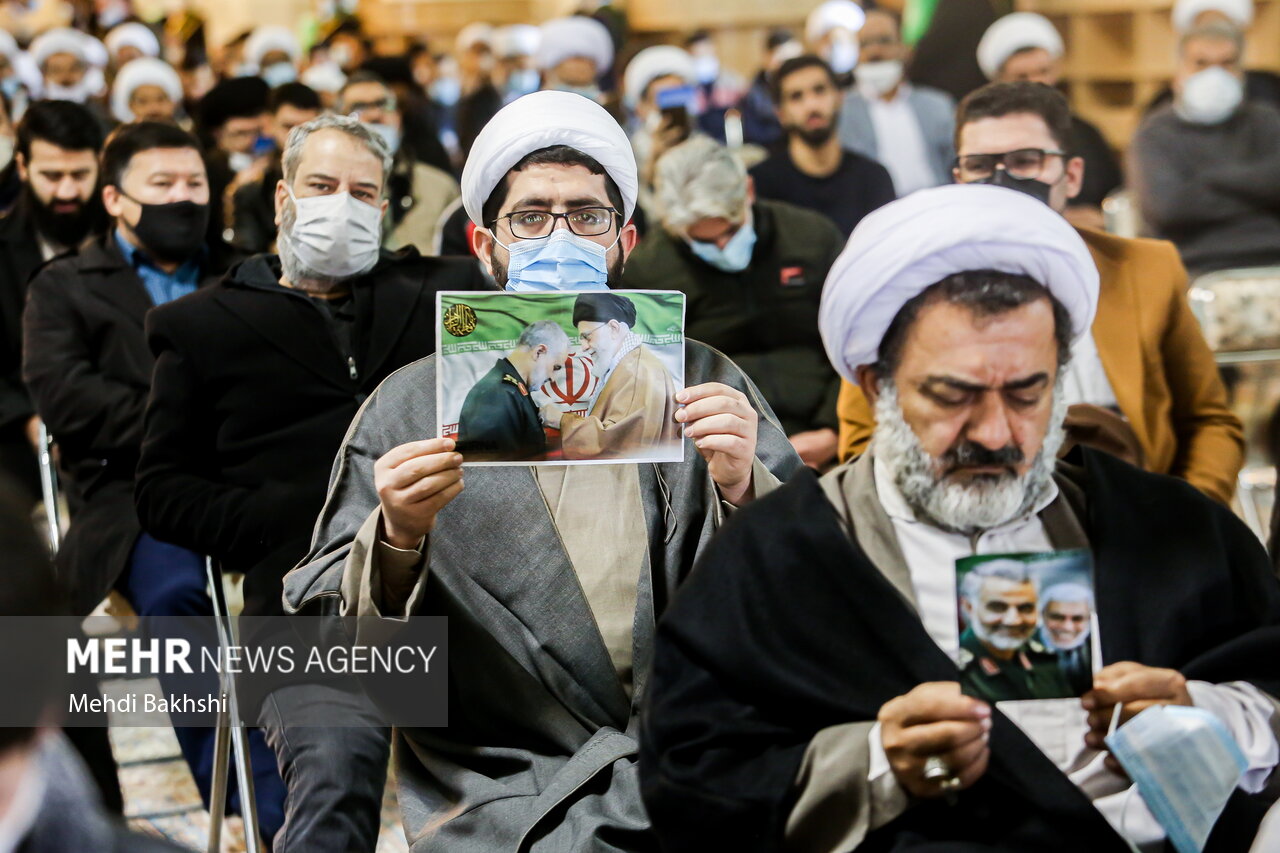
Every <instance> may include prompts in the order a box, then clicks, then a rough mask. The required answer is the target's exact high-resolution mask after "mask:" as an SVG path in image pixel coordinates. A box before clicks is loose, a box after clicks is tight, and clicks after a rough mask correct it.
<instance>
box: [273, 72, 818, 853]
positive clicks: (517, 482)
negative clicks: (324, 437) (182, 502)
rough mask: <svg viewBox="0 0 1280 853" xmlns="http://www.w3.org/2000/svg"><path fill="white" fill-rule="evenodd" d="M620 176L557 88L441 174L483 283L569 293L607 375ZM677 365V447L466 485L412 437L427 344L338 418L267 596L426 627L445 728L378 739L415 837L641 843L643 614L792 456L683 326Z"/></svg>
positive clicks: (509, 116) (673, 411)
mask: <svg viewBox="0 0 1280 853" xmlns="http://www.w3.org/2000/svg"><path fill="white" fill-rule="evenodd" d="M636 185H637V181H636V166H635V159H634V158H633V157H632V154H631V147H630V144H629V143H628V142H627V138H626V135H625V134H624V133H623V132H622V129H621V128H620V127H618V125H617V123H616V122H614V121H613V120H612V119H611V118H610V117H609V115H608V114H607V113H606V112H605V110H604V109H603V108H602V107H600V106H599V105H598V104H595V103H593V102H592V101H589V100H588V99H586V98H583V97H581V96H580V95H574V94H568V93H563V92H540V93H536V94H533V95H526V96H525V97H523V98H520V99H518V100H516V101H514V102H512V103H511V104H509V105H508V106H506V107H504V108H503V109H502V110H501V111H499V112H498V114H497V115H496V116H495V117H494V119H493V120H492V121H491V122H489V124H488V125H486V126H485V128H484V130H483V131H482V132H481V133H480V135H479V136H478V137H477V138H476V141H475V144H474V145H473V147H472V149H471V155H470V158H469V159H468V161H467V166H466V169H465V170H464V172H463V179H462V191H463V200H464V203H465V205H466V209H467V212H468V213H469V214H470V215H471V217H472V219H473V221H474V222H475V224H476V237H475V248H476V254H477V255H478V256H479V258H480V259H481V261H482V262H483V263H484V264H485V266H486V267H487V268H488V270H489V272H490V273H491V274H492V275H493V278H494V280H495V281H496V282H497V284H498V285H499V286H501V287H504V288H506V289H507V290H510V291H529V290H543V291H546V290H572V291H579V292H581V291H587V292H586V293H581V295H580V296H579V297H578V298H579V300H580V301H582V303H583V307H582V309H581V312H580V311H579V309H577V308H575V311H574V320H575V322H577V323H578V324H579V325H578V330H579V333H587V334H588V335H589V336H590V337H591V338H592V341H595V340H596V338H597V337H599V338H600V339H601V340H602V341H603V340H604V339H605V338H609V339H610V340H611V341H612V342H613V343H611V344H610V347H611V348H610V352H611V353H612V355H613V356H614V357H615V358H616V363H615V358H610V359H608V364H607V365H606V369H612V372H613V373H614V375H615V376H617V377H618V378H619V381H623V382H634V381H635V378H636V377H637V376H639V375H640V373H641V371H640V369H639V367H638V366H637V365H638V363H639V360H640V359H641V357H643V355H644V353H643V352H641V351H640V350H638V349H636V348H634V347H633V348H632V349H631V350H630V351H625V350H626V348H627V346H629V344H628V341H629V340H630V339H629V338H628V335H629V329H630V327H631V326H632V325H634V322H635V317H634V309H633V308H632V310H631V312H630V313H628V312H627V310H626V308H627V307H628V306H629V305H630V303H629V301H628V300H626V299H622V298H620V297H619V298H616V299H612V298H603V297H607V296H608V287H609V286H611V285H614V284H616V283H617V281H618V276H619V274H620V273H621V269H622V265H623V263H624V262H625V260H626V256H627V254H628V253H629V252H630V251H631V248H632V247H633V246H634V245H635V228H634V226H632V225H631V224H630V219H631V214H632V212H633V211H634V209H635V202H636ZM592 294H596V295H597V296H596V297H593V296H592ZM628 320H629V321H630V322H627V321H628ZM605 327H608V329H607V330H606V328H605ZM597 329H598V330H599V331H595V330H597ZM610 336H612V337H610ZM630 343H631V344H634V341H630ZM601 346H603V345H601ZM628 358H630V361H628ZM602 360H603V359H602ZM633 363H634V364H633ZM628 376H631V377H632V378H631V379H628V378H627V377H628ZM685 378H686V380H688V381H689V382H690V383H691V385H690V386H689V387H686V388H682V389H676V388H674V387H671V388H669V389H667V390H665V391H663V392H661V393H660V397H661V399H658V400H657V401H656V402H655V404H654V407H655V408H657V409H660V411H656V412H654V415H655V416H656V417H658V418H660V419H664V420H670V421H671V422H672V425H671V426H663V427H661V428H660V431H664V430H665V431H669V432H671V433H673V434H674V433H675V432H676V430H675V425H674V424H675V422H676V421H678V422H679V423H683V424H684V425H685V439H686V441H685V443H684V459H683V461H681V462H675V463H662V464H646V465H639V464H634V463H633V464H594V465H585V466H582V465H579V466H565V465H548V466H539V467H536V468H523V467H502V468H472V469H468V470H467V472H466V479H465V489H464V488H463V476H462V468H461V465H462V464H463V463H464V462H465V461H466V455H465V453H461V454H460V453H458V452H457V448H456V447H455V445H454V443H453V441H451V440H448V439H439V438H433V436H435V435H437V431H438V425H437V424H436V420H435V413H436V399H435V389H436V361H435V358H434V357H431V358H427V359H424V360H422V361H418V362H415V363H413V364H410V365H409V366H407V367H405V368H403V369H401V370H400V371H398V372H397V373H395V374H393V375H392V376H391V377H389V378H388V379H387V380H386V381H385V382H383V383H382V385H381V386H380V387H379V388H378V390H377V391H376V392H375V393H374V394H373V395H372V396H370V397H369V399H368V401H367V402H366V403H365V405H364V408H363V409H361V411H360V413H359V415H357V416H356V419H355V421H354V422H353V423H352V425H351V429H350V431H349V432H348V434H347V438H346V441H345V442H344V444H343V446H342V448H341V450H340V451H339V453H338V459H337V462H336V463H335V468H334V474H333V479H332V480H331V484H330V490H329V496H328V500H327V502H326V505H325V508H324V510H323V512H322V513H321V515H320V519H319V521H318V523H317V527H316V532H315V537H314V540H313V543H312V551H311V554H310V555H308V556H307V558H306V559H305V560H304V561H303V564H302V565H300V566H299V567H297V568H296V569H294V570H293V572H292V573H291V574H290V575H289V576H288V577H287V578H286V579H285V603H286V607H287V608H288V609H290V610H291V611H294V612H312V611H320V612H325V613H331V614H335V615H337V616H338V617H340V619H339V621H340V622H341V626H342V630H343V631H344V638H343V639H344V641H347V642H350V643H352V644H354V645H365V644H367V643H371V642H374V641H382V640H384V639H386V638H388V637H394V636H395V634H396V632H398V631H401V630H402V629H403V628H404V627H405V621H406V619H407V618H409V617H412V616H414V615H416V614H432V615H443V616H447V617H448V618H449V620H450V622H449V625H450V631H451V635H450V636H451V647H450V661H449V666H450V674H451V679H450V682H449V683H450V694H449V700H450V701H449V705H450V707H449V719H450V725H449V726H446V727H442V728H413V729H398V730H397V733H396V737H397V739H398V740H397V748H396V750H395V755H396V761H397V771H396V774H397V779H398V782H399V796H400V807H401V812H402V815H403V819H404V823H405V830H406V833H407V835H408V837H409V838H410V839H411V841H412V849H413V850H414V851H420V853H426V851H431V853H441V852H442V851H443V853H452V851H468V853H470V851H474V853H492V851H499V850H502V851H506V850H524V851H533V853H544V851H545V853H561V851H570V850H574V851H577V850H593V851H649V850H653V849H654V848H655V844H656V842H655V839H654V837H653V833H652V831H651V830H650V828H649V820H648V817H647V816H646V814H645V811H644V805H643V803H642V802H641V799H640V787H639V776H638V773H637V770H636V757H637V754H638V751H639V746H638V744H637V741H636V731H637V729H638V728H639V713H638V709H639V707H640V703H641V702H642V701H643V699H644V696H645V695H646V693H647V676H648V671H649V660H650V658H651V656H652V649H653V634H654V625H655V623H656V620H657V618H658V616H660V615H661V613H662V611H663V610H664V609H665V607H666V604H667V602H669V601H670V600H671V599H672V597H673V595H674V593H675V591H676V588H677V586H678V585H679V584H680V583H681V582H682V581H683V580H684V579H685V578H686V577H688V575H689V572H690V570H691V569H692V566H693V560H694V559H695V557H696V556H697V554H699V553H700V552H701V550H702V549H703V547H704V546H705V545H706V543H707V542H708V541H709V540H710V538H711V535H712V534H713V532H714V531H715V530H716V529H717V528H718V526H719V525H720V523H721V522H722V520H723V519H724V517H725V515H726V513H728V512H730V511H737V510H735V509H734V507H738V506H744V505H747V504H749V503H750V502H751V501H752V500H753V499H754V498H757V497H759V496H762V495H763V494H765V493H766V492H767V491H769V490H770V489H771V488H773V487H775V486H777V484H778V482H779V480H780V479H786V478H787V477H788V476H789V475H790V474H792V473H793V472H795V471H796V470H798V469H799V467H800V460H799V458H798V457H797V456H796V454H795V452H794V451H793V450H792V449H791V445H790V443H789V442H788V441H787V438H786V436H785V435H784V434H783V433H782V430H781V428H780V427H779V426H778V424H777V421H776V420H775V418H774V417H773V414H772V413H771V412H770V411H769V408H768V406H767V404H765V403H764V401H763V399H762V398H761V397H760V394H759V392H758V391H757V390H756V388H755V387H754V386H753V385H752V384H751V381H750V380H749V379H747V377H746V376H745V375H744V374H743V373H742V371H741V370H739V369H738V368H737V367H736V366H735V365H734V364H733V363H732V362H731V361H729V360H728V359H727V358H725V357H724V356H722V355H720V354H719V353H717V352H715V351H713V350H711V349H709V348H708V347H706V346H703V345H702V344H699V343H697V342H695V341H687V342H686V346H685ZM612 381H613V379H611V378H609V377H606V378H605V385H606V386H608V385H609V383H610V382H612ZM672 395H674V397H675V399H671V396H672ZM677 404H683V405H682V406H677ZM615 408H617V406H616V405H615V404H610V405H609V406H608V409H609V412H612V411H613V410H614V409H615ZM677 409H678V411H677ZM601 413H603V414H604V421H608V422H609V423H610V424H613V425H614V426H617V425H618V424H620V423H622V421H621V420H617V421H615V420H613V419H612V417H613V416H612V415H611V414H609V413H608V412H604V410H603V409H602V410H601V412H596V410H594V409H593V416H594V415H595V414H601ZM591 419H592V418H591V417H588V418H586V419H580V421H582V420H585V421H590V420H591ZM597 420H599V419H598V418H597ZM568 426H569V425H566V428H567V427H568ZM578 426H582V423H581V422H580V423H579V424H578ZM597 426H603V421H601V423H600V424H598V425H597ZM586 428H590V425H588V427H586ZM597 432H598V433H601V430H599V429H597ZM608 432H610V430H603V432H602V433H601V434H604V433H608ZM606 437H607V436H606ZM371 697H372V698H373V700H374V701H375V702H376V703H377V704H378V705H379V706H381V707H383V708H387V709H391V710H393V711H394V710H396V709H403V708H404V707H405V706H406V705H408V706H413V705H414V703H420V702H421V696H420V695H414V693H413V691H411V690H404V689H400V690H397V691H396V692H395V694H394V695H390V694H386V693H378V692H373V693H371Z"/></svg>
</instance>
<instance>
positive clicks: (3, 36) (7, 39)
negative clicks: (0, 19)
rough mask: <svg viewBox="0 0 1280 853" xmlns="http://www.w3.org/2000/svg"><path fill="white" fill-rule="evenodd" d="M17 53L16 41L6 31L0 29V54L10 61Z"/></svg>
mask: <svg viewBox="0 0 1280 853" xmlns="http://www.w3.org/2000/svg"><path fill="white" fill-rule="evenodd" d="M18 53H19V51H18V42H17V41H16V40H14V38H13V36H11V35H10V34H9V33H8V32H7V31H5V30H0V56H4V57H5V58H7V59H8V60H9V62H10V63H12V62H13V60H14V58H15V57H16V56H17V55H18Z"/></svg>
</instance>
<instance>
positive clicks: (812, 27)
mask: <svg viewBox="0 0 1280 853" xmlns="http://www.w3.org/2000/svg"><path fill="white" fill-rule="evenodd" d="M866 20H867V15H866V13H865V12H863V11H862V7H861V6H859V5H858V4H857V3H854V2H853V0H827V2H826V3H823V4H822V5H821V6H819V7H818V8H816V9H814V10H813V11H812V12H810V13H809V17H808V18H807V19H806V20H805V24H804V35H805V38H806V39H808V40H809V44H810V45H814V44H817V43H818V42H820V41H822V37H823V36H825V35H826V34H827V33H829V32H831V31H832V30H834V29H839V28H844V29H846V30H848V31H849V32H851V33H856V32H857V31H858V30H860V29H862V25H863V23H864V22H865V21H866Z"/></svg>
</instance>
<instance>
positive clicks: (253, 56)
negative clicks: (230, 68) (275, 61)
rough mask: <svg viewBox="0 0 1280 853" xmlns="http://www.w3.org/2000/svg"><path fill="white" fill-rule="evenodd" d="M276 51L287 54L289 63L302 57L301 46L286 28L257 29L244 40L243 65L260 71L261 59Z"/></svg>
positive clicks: (264, 27)
mask: <svg viewBox="0 0 1280 853" xmlns="http://www.w3.org/2000/svg"><path fill="white" fill-rule="evenodd" d="M277 50H278V51H281V52H282V53H287V54H288V55H289V61H290V62H295V63H296V62H297V61H298V58H299V57H300V56H302V46H301V45H299V44H298V38H297V36H295V35H294V34H293V31H292V30H290V29H289V28H288V27H266V26H263V27H258V28H257V29H256V30H254V31H253V33H251V34H250V36H249V38H248V39H246V40H245V43H244V61H245V64H246V65H250V66H252V67H253V68H257V69H258V70H261V65H262V58H263V57H264V56H266V55H267V54H268V53H272V52H274V51H277Z"/></svg>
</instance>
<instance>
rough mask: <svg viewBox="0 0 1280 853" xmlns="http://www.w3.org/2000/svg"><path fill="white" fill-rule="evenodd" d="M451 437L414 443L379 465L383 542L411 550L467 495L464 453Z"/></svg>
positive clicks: (376, 481) (376, 472)
mask: <svg viewBox="0 0 1280 853" xmlns="http://www.w3.org/2000/svg"><path fill="white" fill-rule="evenodd" d="M454 446H455V445H454V442H453V439H451V438H432V439H428V440H426V441H411V442H409V443H408V444H402V445H400V446H399V447H393V448H392V449H391V450H388V451H387V452H386V453H384V454H383V455H382V457H381V458H379V459H378V461H377V462H375V463H374V466H373V484H374V488H376V489H377V490H378V500H379V502H380V504H381V507H382V528H383V541H384V542H386V543H387V544H388V545H391V546H392V547H395V548H401V549H404V550H410V549H413V548H417V547H418V543H419V542H421V541H422V538H423V537H424V536H426V535H427V534H428V533H430V532H431V531H432V529H433V528H434V527H435V525H436V514H437V513H439V512H440V510H442V509H444V507H445V505H446V504H448V503H449V501H451V500H453V499H454V498H456V497H457V496H458V495H459V494H460V493H461V492H462V487H463V486H462V454H461V453H455V452H454V450H453V448H454Z"/></svg>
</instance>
